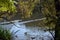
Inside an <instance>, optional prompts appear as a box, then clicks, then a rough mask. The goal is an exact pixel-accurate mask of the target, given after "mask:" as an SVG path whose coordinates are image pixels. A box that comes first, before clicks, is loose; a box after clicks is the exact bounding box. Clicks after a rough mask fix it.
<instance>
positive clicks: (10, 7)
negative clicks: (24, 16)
mask: <svg viewBox="0 0 60 40" xmlns="http://www.w3.org/2000/svg"><path fill="white" fill-rule="evenodd" d="M15 9H16V8H15V5H14V2H13V0H0V12H4V11H9V12H13V11H15Z"/></svg>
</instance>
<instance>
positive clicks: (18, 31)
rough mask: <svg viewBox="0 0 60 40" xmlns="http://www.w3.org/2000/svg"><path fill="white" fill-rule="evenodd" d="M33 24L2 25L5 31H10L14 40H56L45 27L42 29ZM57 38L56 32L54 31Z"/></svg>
mask: <svg viewBox="0 0 60 40" xmlns="http://www.w3.org/2000/svg"><path fill="white" fill-rule="evenodd" d="M35 23H36V22H34V23H33V22H32V23H26V24H23V23H20V22H16V23H14V24H15V25H14V24H5V25H1V26H2V27H3V28H4V29H7V30H10V32H11V33H12V40H54V38H53V36H52V35H51V33H50V32H49V31H44V30H45V28H44V27H40V26H38V25H36V24H38V23H36V24H35ZM52 33H53V35H54V36H55V33H54V31H52Z"/></svg>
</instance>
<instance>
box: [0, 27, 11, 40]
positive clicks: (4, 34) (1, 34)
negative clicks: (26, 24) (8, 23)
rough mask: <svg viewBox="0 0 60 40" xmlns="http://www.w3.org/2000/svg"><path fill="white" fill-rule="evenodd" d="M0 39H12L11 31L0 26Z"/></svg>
mask: <svg viewBox="0 0 60 40" xmlns="http://www.w3.org/2000/svg"><path fill="white" fill-rule="evenodd" d="M0 40H11V33H10V31H8V30H4V29H2V28H1V27H0Z"/></svg>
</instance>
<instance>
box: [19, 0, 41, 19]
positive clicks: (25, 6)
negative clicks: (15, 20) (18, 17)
mask: <svg viewBox="0 0 60 40" xmlns="http://www.w3.org/2000/svg"><path fill="white" fill-rule="evenodd" d="M39 1H40V0H34V1H32V0H28V1H22V0H20V2H19V5H20V6H19V8H20V11H21V13H22V18H30V17H31V15H32V11H33V9H34V7H35V6H36V4H37V3H39Z"/></svg>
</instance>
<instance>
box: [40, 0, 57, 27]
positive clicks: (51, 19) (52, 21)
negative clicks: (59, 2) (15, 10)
mask: <svg viewBox="0 0 60 40" xmlns="http://www.w3.org/2000/svg"><path fill="white" fill-rule="evenodd" d="M41 6H42V13H43V14H44V16H45V17H46V20H44V23H45V25H46V26H48V27H52V28H55V25H56V18H57V17H56V9H55V4H54V0H42V3H41Z"/></svg>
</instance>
